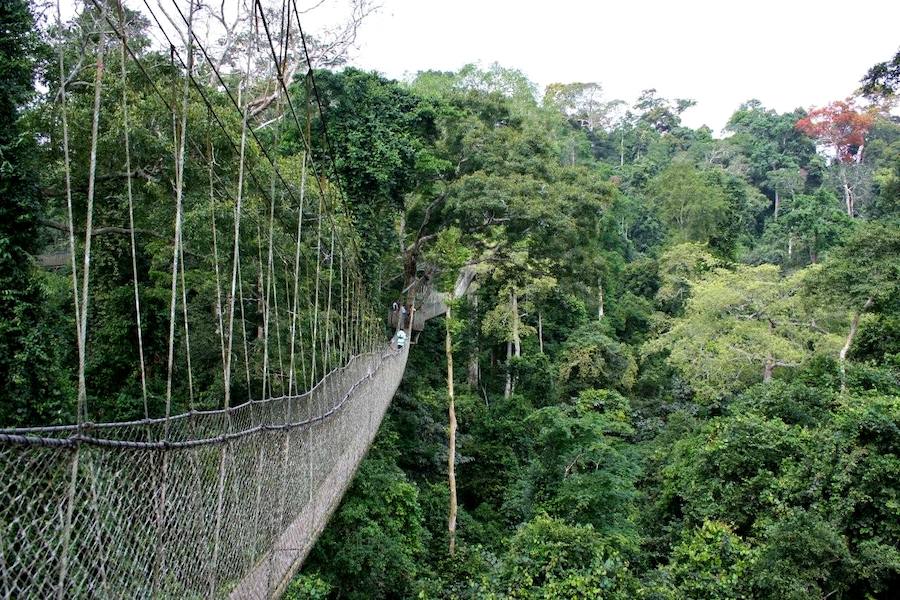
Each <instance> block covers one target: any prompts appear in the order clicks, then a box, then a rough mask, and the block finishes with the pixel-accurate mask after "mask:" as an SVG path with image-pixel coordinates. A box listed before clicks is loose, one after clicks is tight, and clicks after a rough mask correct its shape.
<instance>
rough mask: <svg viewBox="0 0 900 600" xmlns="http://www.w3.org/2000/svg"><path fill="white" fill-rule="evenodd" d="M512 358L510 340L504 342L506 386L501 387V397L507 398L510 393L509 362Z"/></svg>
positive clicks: (510, 374)
mask: <svg viewBox="0 0 900 600" xmlns="http://www.w3.org/2000/svg"><path fill="white" fill-rule="evenodd" d="M511 360H512V342H509V341H508V342H506V386H505V387H504V388H503V397H504V398H507V399H508V398H509V397H510V396H511V395H512V370H511V369H510V366H509V363H510V361H511Z"/></svg>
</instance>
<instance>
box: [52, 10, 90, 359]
mask: <svg viewBox="0 0 900 600" xmlns="http://www.w3.org/2000/svg"><path fill="white" fill-rule="evenodd" d="M56 25H57V27H58V28H59V31H60V35H62V31H63V22H62V11H61V10H60V1H59V0H56ZM59 96H60V118H61V120H62V132H63V164H64V166H65V178H66V209H67V211H66V216H67V218H68V223H67V224H68V226H69V236H68V238H69V239H68V242H69V258H70V259H71V268H72V300H73V303H74V305H75V345H76V346H77V348H78V362H79V364H80V363H81V360H82V358H81V355H82V354H83V353H84V349H83V348H82V347H81V316H80V312H79V307H80V306H81V303H80V301H79V299H78V259H77V258H76V255H75V222H74V218H73V216H72V166H71V158H70V157H69V120H68V116H67V111H66V68H65V52H64V45H63V44H62V43H60V45H59Z"/></svg>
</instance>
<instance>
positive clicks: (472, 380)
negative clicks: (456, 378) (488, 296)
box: [466, 294, 481, 390]
mask: <svg viewBox="0 0 900 600" xmlns="http://www.w3.org/2000/svg"><path fill="white" fill-rule="evenodd" d="M471 298H472V308H473V309H474V311H475V318H476V319H477V318H478V316H477V315H478V294H471ZM476 322H477V321H476ZM476 339H477V338H476ZM478 354H479V348H478V344H477V343H476V345H475V347H474V348H473V349H472V353H471V354H470V355H469V373H468V377H467V378H466V382H467V383H468V384H469V387H470V388H472V389H473V390H477V389H478V383H479V381H480V379H481V373H480V371H481V369H480V368H479V365H478Z"/></svg>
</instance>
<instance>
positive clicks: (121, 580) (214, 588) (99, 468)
mask: <svg viewBox="0 0 900 600" xmlns="http://www.w3.org/2000/svg"><path fill="white" fill-rule="evenodd" d="M405 363H406V350H404V351H399V352H398V351H388V352H386V353H367V354H363V355H360V356H357V357H355V358H354V359H352V360H351V361H349V362H348V363H347V364H346V365H345V366H344V367H342V368H340V369H336V370H334V371H332V372H331V373H330V374H329V375H328V376H326V377H325V378H324V379H322V381H321V382H320V383H319V384H318V385H317V386H316V387H315V388H313V389H312V390H311V391H310V392H307V393H306V394H302V395H299V396H293V397H281V398H273V399H270V400H265V401H258V402H249V403H245V404H243V405H240V406H237V407H234V408H232V409H229V410H218V411H205V412H194V413H187V414H184V415H179V416H178V417H175V418H173V419H172V420H171V421H172V422H171V425H172V426H171V428H170V429H169V438H168V440H167V441H166V442H165V443H157V442H158V441H159V438H160V437H161V435H162V431H163V425H164V421H162V420H149V421H148V422H143V421H142V422H135V423H124V424H123V423H118V424H103V425H97V426H93V427H91V426H88V427H86V428H83V429H82V430H81V433H79V430H78V429H74V430H73V429H70V428H31V429H27V430H23V431H19V430H13V429H5V430H0V496H2V497H3V498H4V499H6V502H5V503H4V504H2V505H0V596H2V597H3V598H50V597H54V596H59V597H65V598H83V597H110V598H112V597H115V598H124V597H128V598H192V597H197V598H200V597H224V596H226V595H230V596H231V597H233V598H265V597H271V596H273V595H275V594H276V593H278V592H280V591H281V590H283V587H284V585H285V584H286V583H287V581H288V580H289V579H290V577H291V576H292V575H293V573H294V571H295V570H296V567H297V566H299V563H300V561H301V560H302V559H303V558H304V557H305V556H306V554H307V553H308V552H309V550H310V549H311V547H312V544H313V543H314V541H315V539H316V537H317V536H318V533H319V532H320V531H321V529H322V528H323V527H324V526H325V523H326V522H327V518H328V516H329V515H330V513H331V511H332V510H334V508H335V507H336V506H337V504H338V502H339V501H340V498H341V496H342V494H343V491H344V490H345V488H346V486H347V485H349V483H350V481H351V480H352V476H353V473H354V472H355V469H356V467H357V465H358V464H359V461H360V460H361V459H362V457H363V455H364V454H365V451H366V449H367V448H368V447H369V444H370V443H371V441H372V438H373V437H374V435H375V433H376V432H377V430H378V426H379V424H380V423H381V419H382V416H383V415H384V412H385V410H386V408H387V406H388V404H389V403H390V400H391V398H392V397H393V395H394V392H395V391H396V388H397V386H398V385H399V382H400V379H401V377H402V374H403V370H404V368H405ZM176 423H177V425H176ZM78 436H83V437H84V439H81V438H80V437H78ZM57 442H64V444H59V445H58V444H57ZM180 442H184V443H180ZM76 454H77V461H76V460H75V455H76ZM73 465H74V466H73ZM73 469H74V471H73ZM73 472H74V480H75V482H76V484H75V495H74V497H73V499H72V502H73V505H72V518H71V524H70V528H71V531H70V532H69V535H68V540H69V541H68V543H65V537H66V536H64V531H63V530H64V527H65V524H66V511H67V505H68V502H69V498H68V490H69V486H70V483H71V481H72V479H73ZM162 489H165V490H166V494H165V497H164V498H163V497H162V495H161V490H162ZM163 502H164V504H162V503H163Z"/></svg>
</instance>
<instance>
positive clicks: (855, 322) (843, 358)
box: [838, 296, 874, 392]
mask: <svg viewBox="0 0 900 600" xmlns="http://www.w3.org/2000/svg"><path fill="white" fill-rule="evenodd" d="M873 302H874V300H873V299H872V297H871V296H869V297H868V298H866V303H865V304H863V307H862V310H859V311H857V312H855V313H854V314H853V318H852V319H851V320H850V331H849V332H848V333H847V340H846V341H845V342H844V345H843V347H841V351H840V353H839V354H838V358H839V360H840V367H841V392H845V391H847V353H848V352H850V346H852V345H853V338H855V337H856V331H857V329H859V318H860V317H861V316H862V314H863V313H864V312H866V311H867V310H869V308H871V307H872V304H873Z"/></svg>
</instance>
